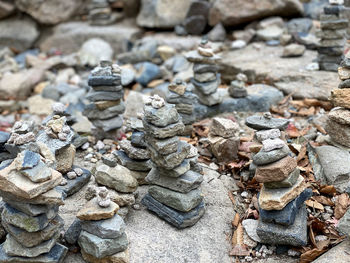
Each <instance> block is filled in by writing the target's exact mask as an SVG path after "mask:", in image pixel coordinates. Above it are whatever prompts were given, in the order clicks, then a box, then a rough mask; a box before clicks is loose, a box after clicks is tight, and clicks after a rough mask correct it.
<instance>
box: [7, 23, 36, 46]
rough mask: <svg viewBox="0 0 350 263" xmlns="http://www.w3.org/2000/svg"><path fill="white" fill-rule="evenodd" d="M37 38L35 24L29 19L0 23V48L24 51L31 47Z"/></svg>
mask: <svg viewBox="0 0 350 263" xmlns="http://www.w3.org/2000/svg"><path fill="white" fill-rule="evenodd" d="M38 36H39V32H38V30H37V27H36V23H35V22H34V21H33V20H32V19H30V18H24V19H18V18H9V19H5V20H2V21H0V47H4V46H8V47H13V48H15V49H16V50H18V51H24V50H26V49H28V48H30V47H31V46H32V45H33V43H34V41H35V40H36V39H37V38H38Z"/></svg>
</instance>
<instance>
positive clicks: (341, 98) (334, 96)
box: [330, 89, 350, 109]
mask: <svg viewBox="0 0 350 263" xmlns="http://www.w3.org/2000/svg"><path fill="white" fill-rule="evenodd" d="M330 99H331V102H332V103H333V105H334V106H336V107H344V108H346V109H350V89H335V90H332V92H331V98H330Z"/></svg>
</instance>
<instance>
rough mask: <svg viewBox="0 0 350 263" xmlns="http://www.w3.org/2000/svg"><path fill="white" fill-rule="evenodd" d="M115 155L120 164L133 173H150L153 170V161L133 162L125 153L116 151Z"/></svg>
mask: <svg viewBox="0 0 350 263" xmlns="http://www.w3.org/2000/svg"><path fill="white" fill-rule="evenodd" d="M113 154H114V155H115V156H116V157H117V159H118V163H119V164H120V165H122V166H125V167H126V168H128V169H129V170H132V171H140V172H148V171H149V170H151V169H152V162H151V160H146V161H145V160H141V161H140V160H133V159H131V158H129V157H128V156H127V155H126V153H125V152H123V151H114V152H113Z"/></svg>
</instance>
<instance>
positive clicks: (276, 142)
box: [262, 138, 286, 152]
mask: <svg viewBox="0 0 350 263" xmlns="http://www.w3.org/2000/svg"><path fill="white" fill-rule="evenodd" d="M262 145H263V148H262V150H263V151H264V152H269V151H273V150H276V149H281V148H283V146H285V145H286V144H285V142H284V141H282V140H281V139H279V138H276V139H266V140H264V141H262Z"/></svg>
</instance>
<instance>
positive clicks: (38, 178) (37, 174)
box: [21, 160, 52, 183]
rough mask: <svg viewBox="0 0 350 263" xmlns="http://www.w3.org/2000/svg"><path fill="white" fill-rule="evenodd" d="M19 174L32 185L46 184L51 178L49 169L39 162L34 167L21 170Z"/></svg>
mask: <svg viewBox="0 0 350 263" xmlns="http://www.w3.org/2000/svg"><path fill="white" fill-rule="evenodd" d="M21 174H22V175H24V176H25V177H27V178H28V179H29V180H30V181H32V182H33V183H42V182H46V181H48V180H50V179H51V178H52V171H51V169H50V168H49V167H48V166H47V165H46V164H45V163H44V162H43V161H41V160H40V161H39V163H38V165H36V166H35V167H33V168H29V169H25V170H21Z"/></svg>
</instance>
